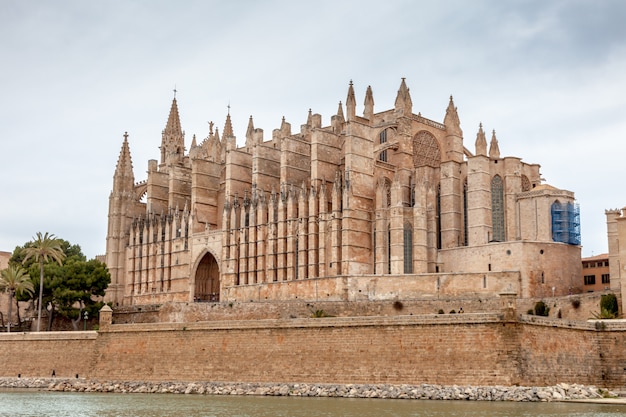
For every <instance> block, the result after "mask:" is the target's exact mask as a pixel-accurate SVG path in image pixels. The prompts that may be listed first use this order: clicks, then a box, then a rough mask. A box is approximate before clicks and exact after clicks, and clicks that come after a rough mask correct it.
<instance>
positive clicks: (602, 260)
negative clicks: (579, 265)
mask: <svg viewBox="0 0 626 417" xmlns="http://www.w3.org/2000/svg"><path fill="white" fill-rule="evenodd" d="M582 262H583V282H582V291H584V292H592V291H603V290H608V289H610V287H611V275H610V273H609V254H608V253H603V254H600V255H596V256H590V257H588V258H583V259H582Z"/></svg>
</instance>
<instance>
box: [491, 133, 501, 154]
mask: <svg viewBox="0 0 626 417" xmlns="http://www.w3.org/2000/svg"><path fill="white" fill-rule="evenodd" d="M489 157H490V158H492V159H498V158H500V148H499V147H498V139H496V131H495V130H494V131H493V133H492V135H491V143H490V144H489Z"/></svg>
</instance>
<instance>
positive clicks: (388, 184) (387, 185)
mask: <svg viewBox="0 0 626 417" xmlns="http://www.w3.org/2000/svg"><path fill="white" fill-rule="evenodd" d="M385 198H386V199H387V201H386V202H385V204H386V206H387V207H391V181H389V179H385Z"/></svg>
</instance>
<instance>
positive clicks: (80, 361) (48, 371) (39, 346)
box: [0, 331, 98, 377]
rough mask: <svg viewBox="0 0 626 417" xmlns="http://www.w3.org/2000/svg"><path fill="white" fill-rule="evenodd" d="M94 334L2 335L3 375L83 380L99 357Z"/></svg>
mask: <svg viewBox="0 0 626 417" xmlns="http://www.w3.org/2000/svg"><path fill="white" fill-rule="evenodd" d="M97 340H98V333H97V332H95V331H78V332H40V333H1V334H0V358H2V367H0V373H1V374H2V376H11V377H16V376H18V375H20V376H23V377H27V376H38V377H39V376H47V377H50V376H52V372H53V371H54V373H55V376H63V377H70V376H71V377H75V376H76V375H79V376H80V377H84V376H87V375H89V374H90V373H91V370H92V368H93V364H94V361H95V357H96V351H97V350H96V341H97Z"/></svg>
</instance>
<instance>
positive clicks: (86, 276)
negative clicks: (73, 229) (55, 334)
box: [11, 239, 111, 330]
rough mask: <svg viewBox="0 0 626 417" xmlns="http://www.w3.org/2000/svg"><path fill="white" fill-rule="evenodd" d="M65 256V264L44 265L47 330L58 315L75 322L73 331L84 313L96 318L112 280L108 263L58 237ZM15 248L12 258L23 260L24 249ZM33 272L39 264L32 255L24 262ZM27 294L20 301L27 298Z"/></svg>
mask: <svg viewBox="0 0 626 417" xmlns="http://www.w3.org/2000/svg"><path fill="white" fill-rule="evenodd" d="M58 240H59V243H60V247H61V249H62V252H63V254H64V255H65V258H64V259H63V262H62V264H60V265H59V264H58V263H48V264H46V265H45V266H44V276H45V285H44V287H43V293H42V300H43V302H42V305H46V306H48V307H49V309H50V311H49V314H48V327H47V328H48V330H49V329H51V328H52V323H53V321H54V318H55V316H56V315H57V314H58V315H60V316H62V317H65V318H67V319H69V320H71V321H72V325H73V327H74V330H78V325H79V324H80V321H81V319H84V317H85V316H84V314H85V312H86V313H87V314H88V315H89V317H96V316H97V314H98V311H99V310H100V308H101V307H102V306H103V305H104V303H103V302H102V301H100V300H101V298H102V297H103V296H104V295H105V290H106V288H107V287H108V285H109V283H110V282H111V276H110V274H109V271H108V269H107V267H106V265H105V264H104V263H102V262H100V261H98V260H96V259H92V260H89V261H87V258H86V257H85V255H84V254H83V253H82V250H81V248H80V246H79V245H72V244H70V243H69V242H67V241H65V240H62V239H58ZM28 245H29V243H27V244H26V245H24V247H23V248H20V247H18V248H16V249H15V251H14V252H13V256H12V257H11V260H12V261H15V262H23V261H24V258H25V248H26V247H27V246H28ZM25 265H27V266H28V267H29V268H30V269H29V271H30V272H31V276H32V275H36V274H37V272H38V271H37V267H38V265H37V264H36V263H35V261H34V260H33V259H32V258H30V259H28V260H27V261H26V262H25ZM27 300H28V298H26V297H24V298H22V299H21V301H27Z"/></svg>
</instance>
